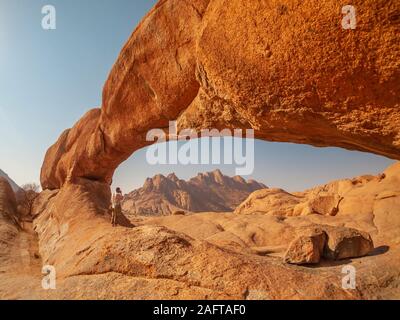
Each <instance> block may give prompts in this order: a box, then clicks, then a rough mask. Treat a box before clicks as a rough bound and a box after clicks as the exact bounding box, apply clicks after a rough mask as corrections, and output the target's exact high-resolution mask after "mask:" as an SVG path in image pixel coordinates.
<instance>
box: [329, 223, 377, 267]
mask: <svg viewBox="0 0 400 320" xmlns="http://www.w3.org/2000/svg"><path fill="white" fill-rule="evenodd" d="M324 229H325V232H326V234H327V242H326V245H325V249H324V257H325V258H327V259H331V260H342V259H348V258H358V257H364V256H366V255H368V254H369V253H370V252H371V251H372V250H373V249H374V243H373V241H372V238H371V236H370V235H369V234H368V233H366V232H362V231H358V230H356V229H351V228H344V227H330V226H325V227H324Z"/></svg>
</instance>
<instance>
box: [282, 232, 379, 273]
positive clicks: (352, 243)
mask: <svg viewBox="0 0 400 320" xmlns="http://www.w3.org/2000/svg"><path fill="white" fill-rule="evenodd" d="M373 249H374V244H373V241H372V239H371V236H370V235H369V234H368V233H365V232H362V231H358V230H356V229H351V228H345V227H334V226H327V225H316V226H311V227H305V228H301V229H300V230H299V231H298V237H297V238H296V239H295V240H294V241H293V242H292V243H290V245H289V248H288V250H287V251H286V254H285V256H284V261H285V262H286V263H290V264H298V265H302V264H317V263H319V262H320V260H321V258H322V257H323V258H326V259H329V260H342V259H348V258H358V257H363V256H366V255H368V254H369V253H370V252H371V251H372V250H373Z"/></svg>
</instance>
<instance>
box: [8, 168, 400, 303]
mask: <svg viewBox="0 0 400 320" xmlns="http://www.w3.org/2000/svg"><path fill="white" fill-rule="evenodd" d="M361 180H362V181H364V178H362V177H359V178H355V179H351V180H349V181H361ZM346 181H347V180H343V181H338V182H334V183H333V185H338V184H345V185H346ZM371 183H372V185H369V184H371ZM328 185H332V184H328ZM399 185H400V166H399V164H396V165H394V166H392V167H391V168H389V169H388V170H386V171H385V173H384V178H383V175H379V176H377V177H369V178H368V179H366V180H365V181H364V183H363V184H361V185H358V186H357V184H356V186H357V187H356V189H357V191H358V192H359V193H358V195H360V194H361V195H362V194H366V196H368V197H370V196H371V195H370V194H368V193H365V192H366V191H365V190H364V188H367V189H366V190H369V192H373V193H374V194H375V196H374V197H373V199H375V201H374V205H373V206H372V207H368V206H367V204H365V201H360V200H359V198H357V197H354V196H353V195H352V194H351V192H349V193H347V196H345V197H344V198H345V199H344V200H342V201H341V202H340V204H339V205H338V211H337V213H336V215H334V216H332V215H329V214H326V215H324V214H321V213H308V214H303V215H300V216H291V215H287V216H285V215H284V214H276V213H275V214H271V213H270V212H262V211H258V213H257V214H255V213H254V212H251V214H243V212H239V211H237V212H235V213H212V212H210V213H198V214H190V215H185V216H173V215H172V216H164V217H144V216H143V217H140V216H131V217H130V219H131V222H132V224H133V225H134V227H131V228H127V227H124V226H118V227H116V228H112V227H111V226H110V224H109V221H108V219H109V216H108V215H107V213H106V211H104V212H100V211H98V210H99V209H98V208H99V206H100V204H101V203H100V202H99V201H98V200H97V205H96V206H94V205H93V201H94V200H95V195H96V194H99V193H101V189H102V185H101V184H99V185H97V186H94V185H93V184H92V183H91V182H89V183H88V182H87V181H82V182H81V184H80V185H79V188H80V189H79V191H76V192H75V190H76V189H77V186H76V185H74V186H70V189H69V190H68V189H63V190H61V191H53V192H49V191H45V192H43V193H42V194H41V195H40V197H39V198H38V200H37V201H36V204H35V210H36V212H37V213H38V214H39V216H38V218H37V219H35V222H34V225H35V231H36V232H37V235H36V233H34V232H33V231H32V230H31V229H30V226H29V224H28V225H27V226H25V231H16V232H15V234H13V240H12V241H11V242H10V243H12V245H10V246H7V249H8V250H7V251H5V252H4V254H2V259H3V260H2V270H1V275H0V283H1V297H2V298H46V299H59V298H63V299H87V298H93V299H225V298H229V299H387V298H388V299H396V298H400V287H399V285H400V262H399V261H400V260H399V259H398V257H399V256H400V247H399V244H400V241H399V240H400V237H399V233H398V231H397V230H399V219H398V213H399V211H398V208H400V204H399V193H397V189H396V188H397V187H398V186H399ZM90 188H95V189H96V191H98V192H97V193H95V192H93V190H91V189H90ZM317 189H321V190H326V188H325V187H318V188H317ZM335 190H336V191H338V190H340V188H339V189H335ZM103 191H104V190H103ZM257 192H258V191H256V192H255V194H257ZM308 192H310V191H308ZM353 192H354V191H353ZM311 194H312V192H311ZM382 194H386V195H387V196H385V197H383V196H382ZM64 197H68V199H69V201H68V202H66V201H65V198H64ZM346 197H349V198H348V199H347V200H346ZM253 198H254V194H253V195H250V196H249V199H253ZM249 199H247V202H248V200H249ZM258 200H260V199H258ZM351 201H353V202H352V203H353V206H352V208H353V214H349V212H348V208H349V206H350V205H349V203H350V202H351ZM288 202H289V203H291V201H288ZM381 202H383V203H381ZM245 203H246V201H245ZM361 204H363V205H364V204H365V206H361ZM241 207H243V206H241ZM283 207H285V206H283ZM350 207H351V206H350ZM368 208H370V209H371V210H372V211H371V212H370V211H368V210H369V209H368ZM382 208H383V209H382ZM342 209H343V210H342ZM363 210H364V211H363ZM61 213H62V214H61ZM64 217H66V218H64ZM327 225H328V226H330V227H331V228H332V227H334V228H338V230H341V229H340V228H343V227H351V228H355V229H357V230H360V231H363V232H368V233H369V234H370V235H371V236H372V239H373V241H374V249H373V250H372V251H371V252H369V254H368V256H366V257H359V258H346V259H342V260H337V261H332V260H328V259H325V258H322V260H321V261H320V262H319V263H317V264H305V265H295V264H287V263H286V262H285V261H284V259H283V258H284V256H285V253H286V251H287V249H288V247H289V245H290V244H291V243H292V242H293V241H294V240H295V239H297V238H298V236H299V235H300V234H301V230H303V229H304V228H305V227H310V226H327ZM357 250H358V249H357ZM39 253H40V257H39ZM42 264H50V265H54V266H55V267H56V270H57V289H56V290H50V291H46V290H43V289H42V287H41V280H42V275H41V268H40V266H41V265H42ZM348 265H351V266H354V267H355V268H356V273H357V276H356V283H357V286H356V289H355V290H345V289H343V288H342V279H343V277H344V274H343V273H342V271H343V270H342V269H343V267H344V266H348Z"/></svg>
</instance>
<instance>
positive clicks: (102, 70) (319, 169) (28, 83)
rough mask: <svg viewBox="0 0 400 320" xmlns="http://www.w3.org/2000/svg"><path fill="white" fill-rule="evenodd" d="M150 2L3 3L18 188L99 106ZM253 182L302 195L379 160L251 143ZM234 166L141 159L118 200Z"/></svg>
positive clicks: (0, 25)
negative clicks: (158, 178) (49, 10)
mask: <svg viewBox="0 0 400 320" xmlns="http://www.w3.org/2000/svg"><path fill="white" fill-rule="evenodd" d="M155 2H156V1H155V0H83V1H81V0H52V1H48V0H46V1H42V0H0V168H1V169H2V170H3V171H5V172H7V173H8V174H9V175H10V177H11V178H13V179H14V180H15V181H16V182H17V183H19V184H23V183H26V182H31V181H36V182H38V181H39V174H40V167H41V164H42V161H43V157H44V154H45V152H46V150H47V148H48V147H49V146H50V145H51V144H53V143H54V142H55V141H56V139H57V138H58V137H59V135H60V134H61V132H62V131H63V130H65V129H66V128H69V127H71V126H72V125H73V124H74V123H75V122H76V121H77V120H78V119H79V118H80V117H81V116H82V115H83V114H84V113H85V112H86V111H87V110H89V109H91V108H93V107H97V106H99V105H100V104H101V92H102V87H103V84H104V82H105V80H106V78H107V75H108V73H109V71H110V69H111V67H112V65H113V63H114V62H115V60H116V58H117V56H118V53H119V51H120V50H121V48H122V46H123V44H124V43H125V42H126V40H127V39H128V37H129V35H130V34H131V33H132V31H133V29H134V28H135V27H136V25H137V24H138V23H139V21H140V19H141V18H142V17H143V16H144V15H145V14H146V13H147V12H148V11H149V10H150V8H151V7H152V6H153V5H154V3H155ZM47 4H51V5H54V6H55V8H56V10H57V29H56V30H50V31H46V30H43V29H42V26H41V21H42V18H43V15H42V13H41V9H42V7H43V6H44V5H47ZM255 151H256V153H255V157H256V159H255V171H254V174H253V175H252V176H251V178H254V179H257V180H259V181H261V182H264V183H265V184H267V185H268V186H274V187H283V188H286V189H288V190H290V191H294V190H302V189H305V188H308V187H311V186H313V185H316V184H321V183H325V182H328V181H330V180H334V179H338V178H345V177H352V176H356V175H360V174H364V173H374V174H375V173H378V172H380V171H382V170H383V169H384V168H386V167H387V166H388V165H390V164H391V163H393V161H392V160H389V159H386V158H384V157H380V156H376V155H372V154H366V153H361V152H352V151H346V150H343V149H338V148H314V147H310V146H304V145H294V144H285V143H269V142H262V141H256V148H255ZM216 168H220V169H221V170H222V171H223V172H224V173H225V174H229V175H234V174H235V172H234V167H233V166H227V165H224V166H201V165H196V166H150V165H149V164H147V163H146V160H145V150H140V151H138V152H137V153H135V154H134V155H133V156H132V157H131V158H130V159H129V160H127V161H126V162H125V163H123V164H122V165H121V167H120V168H119V169H118V171H117V172H116V175H115V177H114V183H115V184H118V185H120V186H121V187H122V188H123V189H124V191H130V190H131V189H133V188H136V187H139V186H141V185H142V184H143V182H144V180H145V178H146V177H149V176H153V175H155V174H157V173H163V174H168V173H170V172H172V171H175V172H176V174H177V175H178V176H179V177H181V178H189V177H191V176H194V175H196V174H197V173H198V172H203V171H210V170H214V169H216Z"/></svg>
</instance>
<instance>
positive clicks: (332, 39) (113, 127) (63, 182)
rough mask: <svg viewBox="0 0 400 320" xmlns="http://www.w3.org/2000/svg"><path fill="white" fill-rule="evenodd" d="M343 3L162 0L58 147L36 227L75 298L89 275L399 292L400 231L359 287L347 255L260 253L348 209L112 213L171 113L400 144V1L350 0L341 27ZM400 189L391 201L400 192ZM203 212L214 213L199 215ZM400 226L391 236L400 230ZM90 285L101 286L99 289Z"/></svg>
mask: <svg viewBox="0 0 400 320" xmlns="http://www.w3.org/2000/svg"><path fill="white" fill-rule="evenodd" d="M346 4H348V3H347V2H345V1H342V0H340V1H337V0H327V1H324V2H321V1H317V0H307V1H300V0H292V1H289V0H285V1H274V0H269V1H240V0H229V1H228V0H194V1H190V2H189V1H181V0H161V1H159V2H158V4H157V5H156V6H155V7H154V8H153V9H152V10H151V12H150V13H149V14H148V15H147V16H146V17H145V18H144V19H143V21H142V22H141V23H140V24H139V26H138V27H137V28H136V30H135V31H134V33H133V34H132V36H131V37H130V39H129V40H128V42H127V43H126V45H125V47H124V48H123V50H122V52H121V54H120V56H119V58H118V60H117V62H116V63H115V65H114V67H113V69H112V71H111V73H110V76H109V78H108V80H107V82H106V84H105V86H104V92H103V102H102V106H101V109H94V110H91V111H89V112H88V113H87V114H86V115H85V116H84V117H83V118H82V119H81V120H80V121H79V122H78V123H77V124H76V125H75V126H74V127H73V128H72V129H69V130H67V131H65V132H64V133H63V134H62V135H61V137H60V138H59V140H58V141H57V143H56V144H55V145H54V146H52V147H51V148H50V149H49V151H48V152H47V154H46V158H45V161H44V164H43V167H42V175H41V180H42V186H43V189H51V190H54V191H53V192H50V191H45V192H44V193H42V195H41V196H40V198H39V199H38V204H39V205H38V207H37V210H38V211H40V212H37V213H40V215H39V217H38V218H37V219H36V220H35V229H36V231H37V232H38V235H39V247H40V253H41V255H42V258H43V261H44V263H46V264H51V265H54V266H55V267H56V268H57V275H58V277H59V279H60V280H59V281H61V282H62V283H61V284H60V288H62V285H63V284H66V283H67V284H68V283H69V284H70V285H69V286H68V285H66V288H67V289H65V290H66V291H65V292H67V293H68V295H69V296H71V295H72V296H73V297H78V298H79V297H82V291H79V290H78V291H77V292H75V293H74V292H72V291H70V290H69V288H71V287H74V286H73V285H74V284H75V287H76V283H77V282H78V283H80V282H79V281H84V282H85V283H87V284H88V288H92V286H93V287H95V288H96V290H95V291H96V294H99V295H100V296H101V297H116V298H121V297H122V298H123V297H125V298H126V297H136V298H137V297H139V295H140V293H138V292H137V290H136V291H135V288H136V289H137V288H138V287H140V288H143V287H145V288H147V289H146V290H147V291H146V290H145V292H144V293H143V294H145V295H147V296H146V297H147V298H152V297H159V296H158V293H159V292H160V290H159V288H163V289H164V291H162V292H163V296H162V298H171V299H172V298H210V297H212V298H226V297H227V296H228V297H229V298H251V297H254V296H256V297H258V298H281V299H282V298H379V297H387V296H389V297H393V296H396V295H397V296H398V290H397V291H396V288H398V280H397V279H399V277H398V274H399V271H398V270H400V268H399V266H398V263H397V262H396V258H395V257H398V254H399V251H398V246H397V247H396V245H397V244H398V243H397V240H391V241H392V242H391V244H392V243H393V246H394V248H393V249H392V248H391V250H390V251H389V253H390V254H389V255H379V252H378V255H376V256H372V257H368V258H364V259H365V260H363V259H361V260H359V261H356V262H355V263H354V264H355V265H356V266H357V268H358V269H357V270H358V271H359V274H362V275H363V277H362V279H360V280H359V281H358V287H357V290H355V291H347V290H345V289H343V288H342V287H341V278H342V274H341V267H340V266H335V267H332V266H330V267H329V268H325V269H323V270H322V271H319V270H309V269H301V268H298V267H291V266H287V265H285V264H283V263H282V262H281V260H279V261H277V260H274V259H273V258H269V257H260V256H258V255H254V252H263V249H262V248H261V249H260V246H268V248H270V247H271V246H275V245H276V246H281V245H282V244H285V243H286V244H287V243H289V242H290V241H292V240H293V238H294V235H295V233H296V227H297V226H302V225H305V224H312V223H319V224H335V225H339V226H340V225H342V224H346V225H347V224H351V223H352V221H353V219H352V217H349V216H346V217H340V216H337V217H330V216H319V215H315V214H314V215H310V216H305V217H291V218H290V219H289V218H288V219H287V221H286V220H285V217H284V218H282V217H274V216H246V215H229V216H227V215H218V216H215V215H212V214H211V217H212V219H209V220H207V219H208V218H207V217H208V216H207V215H204V216H202V217H196V216H188V217H176V216H175V217H170V219H174V223H175V224H174V225H175V227H176V228H177V229H181V230H182V229H183V230H187V231H186V232H180V231H179V230H175V231H173V230H170V229H169V228H168V229H166V228H164V227H160V225H163V224H168V223H171V221H170V220H162V221H160V220H153V223H154V224H155V225H152V221H146V222H145V223H142V222H140V221H134V223H135V224H136V225H138V227H137V228H134V229H127V228H111V227H110V225H109V221H108V219H109V216H108V215H107V209H108V205H109V199H110V188H109V184H110V182H111V180H112V176H113V173H114V171H115V169H116V168H117V167H118V165H119V164H120V163H121V162H122V161H124V160H125V159H127V158H128V157H129V156H130V155H131V154H132V152H134V151H135V150H137V149H139V148H141V147H143V146H145V145H147V144H148V143H149V142H147V141H146V139H145V137H146V134H147V132H148V130H149V129H152V128H166V127H167V126H168V122H169V120H175V119H177V120H178V124H179V126H180V127H181V128H185V127H186V128H187V127H193V128H196V129H200V128H212V127H216V128H225V127H228V128H232V127H235V128H248V127H252V128H254V129H255V133H256V136H257V137H258V138H261V139H265V140H272V141H290V142H296V143H307V144H312V145H316V146H339V147H343V148H348V149H356V150H362V151H368V152H373V153H377V154H381V155H385V156H388V157H391V158H394V159H400V110H399V100H398V92H400V77H399V61H400V59H399V58H400V50H399V45H398V41H397V34H398V26H399V24H398V12H399V10H400V3H399V2H398V1H394V0H393V1H387V0H368V1H361V0H355V1H353V3H352V4H353V5H354V6H355V7H356V8H357V19H358V24H357V29H356V30H343V29H342V28H341V19H342V14H341V7H342V6H343V5H346ZM58 189H59V190H58ZM387 191H388V192H390V190H387ZM354 195H355V194H354ZM355 196H356V195H355ZM388 199H389V200H387V201H384V202H382V205H386V204H387V203H388V202H390V203H392V201H397V200H396V199H398V198H397V197H396V198H395V200H393V199H392V198H388ZM394 205H396V203H395V204H394ZM382 210H384V209H382ZM389 216H390V217H392V216H393V217H394V216H395V214H394V211H393V212H392V211H391V212H389V213H387V212H386V211H385V210H384V211H383V212H382V215H380V218H377V220H376V221H375V220H374V219H375V218H374V217H372V218H371V217H370V215H366V216H365V219H364V218H363V217H357V222H356V223H357V224H359V225H360V226H363V228H361V229H363V231H365V229H371V228H374V223H375V222H376V223H377V225H379V223H381V222H382V223H383V225H385V226H387V223H386V222H387V221H386V219H387V218H388V217H389ZM106 219H107V220H106ZM178 219H179V221H186V222H185V223H184V222H182V223H181V224H180V223H179V221H178V222H177V220H178ZM180 219H182V220H180ZM196 219H197V220H196ZM331 219H333V220H331ZM371 219H372V221H371ZM196 221H200V222H202V223H201V224H200V225H199V226H198V227H197V226H196V224H195V223H196ZM215 221H219V222H218V224H217V223H216V222H215ZM395 221H396V223H397V220H395ZM330 222H331V223H330ZM171 224H173V223H171ZM272 224H274V225H275V226H276V228H271V225H272ZM394 225H396V224H394ZM188 226H196V228H193V227H192V228H190V227H188ZM262 226H265V227H262ZM171 228H172V226H171ZM185 228H186V229H185ZM172 229H173V228H172ZM227 230H231V232H229V231H227ZM380 230H381V229H380V228H379V227H377V232H378V234H379V236H381V235H382V234H381V231H380ZM390 230H391V231H393V230H392V229H390ZM397 230H398V229H396V232H397ZM212 231H215V233H214V234H213V235H210V232H212ZM396 232H395V234H393V237H392V235H391V238H390V239H398V238H397V237H398V236H397V235H396ZM397 234H398V233H397ZM206 235H208V236H207V237H206ZM269 235H272V236H273V237H272V238H269ZM378 239H380V238H378ZM374 241H375V239H374ZM379 243H385V239H383V240H382V242H379ZM254 244H257V245H258V249H257V248H256V249H254V250H255V251H254V252H253V251H251V250H250V249H249V247H250V245H254ZM268 248H267V249H265V251H269V250H271V249H268ZM272 251H274V250H272ZM382 266H385V267H384V268H382ZM387 270H390V273H389V274H388V273H387V272H386V271H387ZM116 278H118V279H119V280H118V279H116ZM166 279H167V280H166ZM371 279H372V280H371ZM71 284H72V285H71ZM141 284H142V285H141ZM288 284H290V285H288ZM127 286H129V287H127ZM396 286H397V287H396ZM83 287H85V286H83ZM383 287H384V288H385V290H382V288H383ZM114 289H115V291H113V290H114ZM125 289H126V290H125ZM61 290H63V289H61ZM82 290H86V297H93V296H92V295H93V290H91V291H92V292H89V291H88V290H89V289H82ZM257 292H258V293H259V294H260V295H261V296H260V295H258V294H257ZM58 293H60V291H58ZM74 294H76V295H74ZM146 297H142V298H146Z"/></svg>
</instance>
